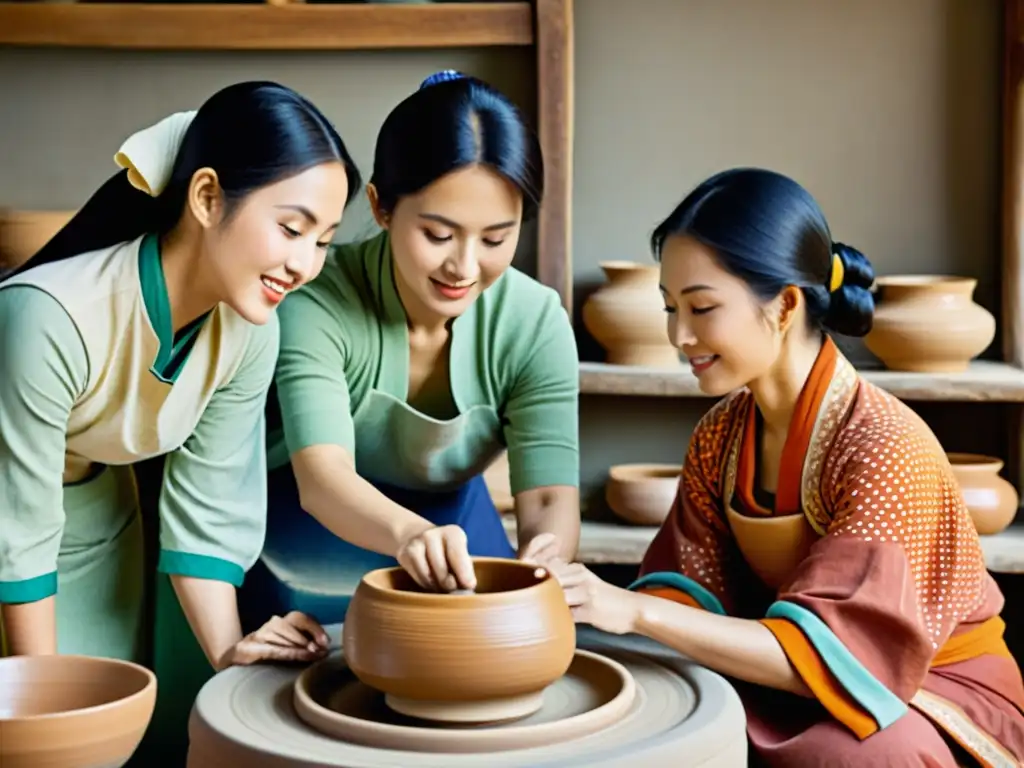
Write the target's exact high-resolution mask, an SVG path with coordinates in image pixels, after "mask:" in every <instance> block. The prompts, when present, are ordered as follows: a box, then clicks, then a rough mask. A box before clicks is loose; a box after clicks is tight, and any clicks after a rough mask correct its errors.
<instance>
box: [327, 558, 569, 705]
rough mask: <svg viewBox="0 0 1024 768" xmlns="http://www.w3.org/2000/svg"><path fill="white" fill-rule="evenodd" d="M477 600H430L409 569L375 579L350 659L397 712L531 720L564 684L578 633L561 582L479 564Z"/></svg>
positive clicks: (515, 565) (360, 609) (368, 586)
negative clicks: (552, 689) (550, 690)
mask: <svg viewBox="0 0 1024 768" xmlns="http://www.w3.org/2000/svg"><path fill="white" fill-rule="evenodd" d="M473 564H474V566H475V568H476V577H477V588H476V592H475V593H474V594H441V593H432V592H424V591H423V590H422V589H420V588H419V587H418V586H417V585H416V583H415V582H414V581H413V579H412V577H411V576H409V575H408V574H407V573H406V572H405V571H404V570H402V569H401V568H384V569H380V570H376V571H371V572H370V573H368V574H366V575H365V576H364V577H363V579H362V581H361V583H360V584H359V586H358V587H357V588H356V591H355V594H354V595H353V596H352V602H351V604H350V605H349V608H348V613H347V614H346V616H345V625H344V628H343V633H342V647H343V650H344V655H345V660H346V662H347V663H348V665H349V667H350V668H351V670H352V672H353V673H354V674H355V676H356V677H358V678H359V679H360V680H361V681H362V682H363V683H365V684H366V685H368V686H370V687H371V688H376V689H377V690H379V691H383V692H384V694H385V701H386V702H387V704H388V706H389V707H391V708H392V709H393V710H395V711H397V712H400V713H402V714H405V715H409V716H411V717H418V718H422V719H427V720H438V721H446V722H496V721H501V720H512V719H516V718H520V717H526V716H527V715H530V714H532V713H534V712H536V711H537V710H538V709H540V707H541V705H542V703H543V693H544V689H545V688H547V687H548V686H549V685H550V684H551V683H553V682H554V681H555V680H558V679H559V678H561V677H562V676H563V675H564V674H565V672H566V670H568V668H569V664H570V663H571V662H572V659H573V654H574V653H575V649H576V625H575V623H574V621H573V617H572V614H571V613H570V611H569V607H568V605H567V604H566V602H565V597H564V595H563V593H562V588H561V587H560V586H559V584H558V582H557V580H555V579H554V577H552V576H550V575H547V574H544V575H542V576H539V577H538V576H537V575H536V573H535V571H536V569H535V567H534V566H532V565H527V564H526V563H522V562H519V561H517V560H506V559H502V558H486V557H478V558H474V559H473Z"/></svg>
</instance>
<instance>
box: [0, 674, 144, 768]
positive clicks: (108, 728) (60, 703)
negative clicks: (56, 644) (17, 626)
mask: <svg viewBox="0 0 1024 768" xmlns="http://www.w3.org/2000/svg"><path fill="white" fill-rule="evenodd" d="M155 703H156V676H155V675H154V674H153V673H152V672H150V671H149V670H148V669H145V668H144V667H141V666H139V665H137V664H131V663H129V662H126V661H117V660H115V659H101V658H92V657H89V656H11V657H9V658H5V659H0V766H3V768H38V767H39V766H46V767H47V768H114V767H115V766H122V765H124V764H125V763H127V762H128V759H129V758H130V757H131V756H132V754H133V753H134V752H135V750H136V749H137V748H138V746H139V742H140V741H141V740H142V735H143V734H144V733H145V731H146V728H147V727H148V726H149V721H150V718H151V717H152V716H153V706H154V704H155Z"/></svg>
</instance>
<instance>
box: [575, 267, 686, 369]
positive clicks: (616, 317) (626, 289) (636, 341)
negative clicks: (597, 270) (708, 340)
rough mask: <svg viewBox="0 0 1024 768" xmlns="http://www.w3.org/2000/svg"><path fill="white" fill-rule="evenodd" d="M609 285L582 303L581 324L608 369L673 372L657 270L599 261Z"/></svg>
mask: <svg viewBox="0 0 1024 768" xmlns="http://www.w3.org/2000/svg"><path fill="white" fill-rule="evenodd" d="M601 269H602V270H604V274H605V276H606V277H607V278H608V282H607V283H606V284H605V285H603V286H602V287H600V288H598V289H597V291H595V292H594V293H593V294H592V295H591V296H590V297H589V298H587V300H586V302H584V304H583V325H584V326H586V329H587V330H588V331H589V332H590V335H591V336H593V337H594V338H595V339H596V340H597V342H598V343H599V344H600V345H601V346H602V347H604V349H605V352H606V353H607V362H608V363H610V364H612V365H638V366H650V367H657V368H674V367H677V366H679V365H680V362H679V351H678V350H677V349H676V348H675V347H673V346H672V345H671V344H670V343H669V340H668V332H667V323H666V321H665V304H664V301H663V300H662V298H661V292H660V291H659V290H658V277H659V274H660V268H659V267H658V266H657V265H656V264H655V265H647V264H637V263H635V262H632V261H605V262H601Z"/></svg>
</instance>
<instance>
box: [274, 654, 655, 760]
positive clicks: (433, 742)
mask: <svg viewBox="0 0 1024 768" xmlns="http://www.w3.org/2000/svg"><path fill="white" fill-rule="evenodd" d="M635 695H636V684H635V683H634V681H633V676H632V675H631V674H630V673H629V670H627V669H626V668H625V667H624V666H622V665H621V664H619V663H618V662H617V661H613V660H611V659H609V658H607V657H605V656H601V655H600V654H597V653H592V652H590V651H583V650H579V649H577V651H576V657H575V658H574V659H573V661H572V664H571V665H570V666H569V669H568V671H567V672H566V674H565V675H564V676H563V677H562V678H561V679H559V680H556V681H555V682H554V683H552V684H551V685H550V686H548V688H547V689H546V690H545V691H544V692H543V694H542V697H541V698H542V703H541V706H540V709H539V711H536V712H533V713H532V714H530V715H529V716H528V717H524V718H520V719H516V720H511V721H505V722H500V723H480V724H478V725H473V726H469V727H467V725H466V724H459V725H455V724H443V723H438V722H432V723H427V722H424V721H422V720H416V719H413V718H411V717H405V716H403V715H401V714H399V713H397V712H395V711H393V708H392V707H391V705H390V702H389V701H388V700H387V698H386V697H385V696H384V695H383V694H381V693H380V692H379V691H376V690H374V689H373V688H370V687H369V686H367V685H365V684H363V683H361V682H360V681H359V680H358V679H356V677H355V675H354V674H353V673H352V671H351V670H350V669H349V668H348V667H347V666H346V665H345V660H344V658H343V657H342V656H341V654H340V653H337V654H335V655H334V656H333V657H332V658H330V659H328V660H326V661H322V662H320V663H319V664H315V665H313V666H312V667H310V668H309V669H308V670H306V671H305V672H303V673H302V674H301V675H300V676H299V679H298V680H297V681H296V683H295V696H294V700H293V704H294V705H295V711H296V713H297V714H298V716H299V718H300V719H302V721H303V722H305V723H306V724H307V725H309V726H310V727H312V728H314V729H315V730H318V731H320V732H321V733H325V734H327V735H328V736H333V737H335V738H337V739H341V740H342V741H347V742H352V743H354V744H363V745H365V746H369V747H381V748H384V749H402V750H411V751H414V752H504V751H507V750H509V749H522V748H525V747H538V746H546V745H548V744H556V743H558V742H560V741H567V740H569V739H575V738H579V737H581V736H588V735H590V734H591V733H594V732H596V731H599V730H601V729H602V728H607V727H609V726H611V725H614V724H615V723H616V722H617V721H618V720H620V719H621V718H622V716H623V715H625V714H626V712H628V711H629V708H630V706H631V705H632V704H633V699H634V697H635Z"/></svg>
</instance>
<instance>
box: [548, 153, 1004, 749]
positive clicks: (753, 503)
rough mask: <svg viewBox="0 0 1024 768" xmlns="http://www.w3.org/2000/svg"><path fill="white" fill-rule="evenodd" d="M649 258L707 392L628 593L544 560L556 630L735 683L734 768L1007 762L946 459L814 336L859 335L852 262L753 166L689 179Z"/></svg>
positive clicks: (791, 196) (969, 556)
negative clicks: (559, 614) (634, 644)
mask: <svg viewBox="0 0 1024 768" xmlns="http://www.w3.org/2000/svg"><path fill="white" fill-rule="evenodd" d="M652 244H653V247H654V250H655V253H656V254H657V255H658V256H659V257H660V259H661V263H662V267H661V289H662V293H663V298H664V301H665V307H666V312H667V313H668V332H669V336H670V338H671V340H672V341H673V343H674V344H675V345H676V346H677V347H678V348H679V349H680V350H682V352H683V353H684V354H685V355H686V356H687V357H688V359H689V361H690V364H691V366H692V368H693V372H694V374H695V375H696V376H697V378H698V381H699V383H700V387H701V389H702V391H704V392H705V393H708V394H711V395H725V397H724V398H723V399H722V400H721V401H720V402H719V403H717V404H716V405H715V406H714V407H713V408H712V409H711V411H710V412H709V413H708V414H707V415H705V417H704V418H703V419H702V420H701V422H700V424H699V425H698V426H697V429H696V431H695V433H694V435H693V437H692V439H691V442H690V446H689V451H688V453H687V456H686V460H685V463H684V467H683V472H682V478H681V481H680V485H679V491H678V494H677V498H676V501H675V503H674V505H673V507H672V510H671V511H670V513H669V515H668V517H667V519H666V520H665V522H664V524H663V525H662V527H661V529H660V531H659V532H658V534H657V536H656V537H655V539H654V541H653V542H652V544H651V546H650V548H649V550H648V552H647V554H646V556H645V557H644V560H643V564H642V566H641V574H640V578H639V579H638V580H637V581H636V582H635V583H634V584H632V585H631V586H630V587H629V589H628V590H622V589H618V588H616V587H613V586H611V585H609V584H606V583H605V582H602V581H600V580H599V579H598V578H597V577H595V576H594V575H593V574H591V573H590V572H589V571H587V570H586V569H585V568H584V567H583V566H582V565H580V564H565V563H560V562H559V563H552V564H549V567H550V568H551V570H552V571H553V572H554V573H556V575H557V576H558V577H559V579H560V581H561V582H562V584H563V586H564V588H565V592H566V597H567V600H568V601H569V603H570V605H571V606H572V607H573V610H574V612H575V614H576V618H577V620H578V621H581V622H586V623H591V624H593V625H595V626H597V627H598V628H601V629H604V630H606V631H611V632H621V633H625V632H636V633H639V634H642V635H646V636H648V637H650V638H653V639H655V640H657V641H659V642H661V643H663V644H665V645H668V646H670V647H672V648H674V649H676V650H678V651H679V652H681V653H683V654H686V655H688V656H690V657H691V658H693V659H694V660H695V661H697V662H698V663H700V664H703V665H705V666H707V667H709V668H711V669H714V670H716V671H718V672H720V673H722V674H724V675H727V676H729V677H731V678H732V679H734V680H735V682H736V685H737V687H738V689H739V691H740V694H741V697H742V699H743V701H744V706H745V709H746V712H747V720H748V725H747V731H748V735H749V740H750V745H751V753H752V758H753V760H754V761H755V763H760V764H764V765H771V766H797V765H798V766H801V767H802V768H803V767H811V768H813V767H814V766H822V767H824V766H830V767H831V766H836V767H837V768H842V767H844V766H850V767H851V768H853V767H854V766H855V767H856V768H864V767H866V766H886V767H887V768H888V767H890V766H892V767H896V766H907V767H908V768H910V766H934V767H936V768H939V767H941V768H946V767H947V766H948V767H953V766H958V765H982V766H1015V765H1020V764H1021V761H1022V759H1024V714H1022V711H1024V685H1022V682H1021V673H1020V670H1019V667H1018V665H1017V663H1016V662H1015V661H1014V659H1013V658H1012V657H1011V656H1010V653H1009V651H1008V650H1007V647H1006V644H1005V642H1004V641H1003V629H1004V624H1003V621H1002V620H1001V619H1000V617H999V613H1000V611H1001V610H1002V607H1003V596H1002V594H1001V593H1000V591H999V588H998V587H997V586H996V584H995V582H994V581H993V580H992V578H991V576H990V575H989V574H988V572H987V571H986V569H985V564H984V560H983V557H982V551H981V547H980V544H979V540H978V534H977V531H976V530H975V528H974V525H973V523H972V521H971V518H970V515H969V514H968V512H967V509H966V507H965V504H964V500H963V497H962V495H961V492H960V490H959V488H958V486H957V483H956V480H955V478H954V477H953V474H952V471H951V469H950V465H949V462H948V460H947V459H946V456H945V453H944V451H943V449H942V447H941V446H940V445H939V443H938V441H937V440H936V438H935V436H934V435H933V434H932V432H931V431H930V430H929V428H928V427H927V426H926V425H925V424H924V423H923V422H922V421H921V419H920V418H919V417H918V416H917V415H916V414H914V412H913V411H911V410H910V409H909V408H908V407H907V406H905V405H904V404H903V403H901V402H900V401H899V400H897V399H896V398H895V397H893V396H891V395H889V394H888V393H886V392H883V391H882V390H880V389H878V388H877V387H875V386H873V385H872V384H870V383H869V382H867V381H865V380H864V379H862V378H860V377H859V376H858V375H857V372H856V371H855V370H854V368H853V367H852V366H851V365H850V363H849V362H847V360H846V359H845V358H844V357H843V356H842V355H841V354H840V353H839V351H838V350H837V348H836V346H835V344H834V343H833V342H832V340H831V339H830V338H829V336H828V335H827V333H826V331H827V330H831V331H835V332H838V333H841V334H844V335H849V336H863V335H864V334H866V333H867V331H868V330H870V327H871V316H872V311H873V308H874V304H873V299H872V296H871V294H870V293H869V292H868V290H867V289H868V288H869V287H870V286H871V284H872V282H873V279H874V276H873V271H872V269H871V266H870V264H869V263H868V261H867V259H865V258H864V256H863V255H862V254H860V253H859V252H857V251H855V250H854V249H852V248H849V247H848V246H844V245H842V244H838V243H833V242H832V239H831V235H830V234H829V230H828V226H827V224H826V222H825V220H824V217H823V216H822V214H821V212H820V210H819V208H818V206H817V204H816V203H815V201H814V200H813V198H811V196H810V195H809V194H808V193H807V192H806V191H805V190H804V189H803V188H802V187H800V186H799V185H798V184H796V183H795V182H793V181H792V180H790V179H788V178H785V177H783V176H780V175H778V174H774V173H770V172H767V171H761V170H754V169H738V170H733V171H727V172H724V173H722V174H719V175H717V176H715V177H713V178H711V179H709V180H708V181H706V182H704V183H703V184H702V185H701V186H699V187H698V188H697V189H696V190H695V191H693V192H692V193H691V194H690V195H689V196H688V197H687V198H686V199H685V200H684V201H683V202H682V203H681V204H680V206H679V207H678V208H677V209H676V210H675V211H674V212H673V213H672V215H671V216H669V218H668V219H667V220H666V221H665V222H664V223H663V224H662V225H661V226H660V227H659V228H658V229H657V230H656V231H655V234H654V237H653V240H652Z"/></svg>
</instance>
